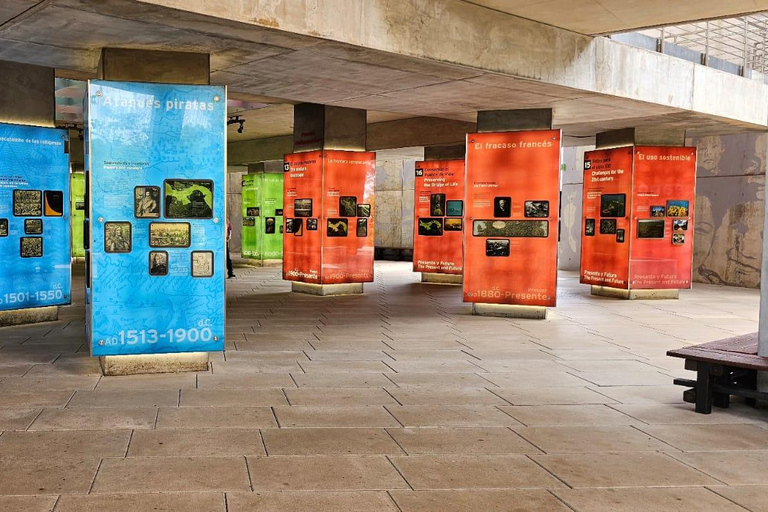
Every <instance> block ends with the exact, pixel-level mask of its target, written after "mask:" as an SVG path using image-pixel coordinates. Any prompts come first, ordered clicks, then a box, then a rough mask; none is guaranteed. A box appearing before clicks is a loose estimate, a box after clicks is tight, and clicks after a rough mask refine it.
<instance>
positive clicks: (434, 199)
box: [429, 194, 445, 217]
mask: <svg viewBox="0 0 768 512" xmlns="http://www.w3.org/2000/svg"><path fill="white" fill-rule="evenodd" d="M429 214H430V215H432V216H433V217H442V216H443V215H445V194H432V195H431V196H429Z"/></svg>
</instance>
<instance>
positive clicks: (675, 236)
mask: <svg viewBox="0 0 768 512" xmlns="http://www.w3.org/2000/svg"><path fill="white" fill-rule="evenodd" d="M684 243H685V235H684V234H683V233H672V245H683V244H684Z"/></svg>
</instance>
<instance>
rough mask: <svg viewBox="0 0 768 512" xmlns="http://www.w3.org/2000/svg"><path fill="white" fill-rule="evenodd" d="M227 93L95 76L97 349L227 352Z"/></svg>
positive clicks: (92, 158)
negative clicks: (96, 77) (113, 80)
mask: <svg viewBox="0 0 768 512" xmlns="http://www.w3.org/2000/svg"><path fill="white" fill-rule="evenodd" d="M226 105H227V102H226V89H225V88H224V87H211V86H197V85H169V84H149V83H127V82H108V81H91V82H89V85H88V95H87V107H88V112H87V121H86V122H87V147H88V150H87V151H88V167H87V169H86V171H87V173H86V175H87V178H86V179H87V183H88V195H89V198H88V200H89V204H90V209H89V210H88V211H87V215H88V219H89V220H88V225H89V234H88V236H89V237H90V243H89V253H88V254H89V263H90V265H89V272H87V274H89V275H87V276H86V278H87V279H89V282H88V283H87V285H88V288H89V290H88V291H89V294H88V296H89V299H90V304H89V309H88V314H87V322H88V329H87V330H88V334H89V339H90V342H91V353H92V354H93V355H94V356H106V355H125V354H162V353H175V352H206V351H217V350H223V349H224V322H225V305H226V293H225V276H226V274H225V273H226V262H225V256H226V253H225V250H226V249H225V244H226V236H225V233H226V225H227V223H226V216H225V215H226V209H225V202H226V160H225V159H226V154H225V151H226V139H225V136H226V134H225V127H226Z"/></svg>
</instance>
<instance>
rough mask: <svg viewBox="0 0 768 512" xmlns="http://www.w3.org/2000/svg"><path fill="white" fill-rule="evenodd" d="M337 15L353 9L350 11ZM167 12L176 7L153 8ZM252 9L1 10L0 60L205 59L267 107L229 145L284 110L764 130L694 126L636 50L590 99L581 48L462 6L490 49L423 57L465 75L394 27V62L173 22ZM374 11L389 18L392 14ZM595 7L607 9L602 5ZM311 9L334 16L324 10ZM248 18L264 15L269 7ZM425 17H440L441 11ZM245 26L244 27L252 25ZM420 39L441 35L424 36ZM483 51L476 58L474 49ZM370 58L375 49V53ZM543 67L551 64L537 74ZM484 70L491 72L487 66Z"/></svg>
mask: <svg viewBox="0 0 768 512" xmlns="http://www.w3.org/2000/svg"><path fill="white" fill-rule="evenodd" d="M296 1H299V0H296ZM313 1H314V0H313ZM334 1H338V2H341V1H349V2H352V3H351V4H350V5H356V4H355V1H357V0H354V1H353V0H334ZM397 1H399V2H400V3H397V6H396V7H397V10H396V11H395V12H396V13H397V14H399V15H402V16H404V18H403V20H405V21H403V23H406V22H409V20H411V19H412V17H408V12H406V11H407V9H408V8H409V7H410V6H413V4H412V3H410V2H409V1H406V0H397ZM485 1H487V2H489V3H490V1H491V0H485ZM174 2H175V3H178V4H179V5H180V6H181V7H178V8H170V7H168V6H166V5H152V4H165V3H168V4H173V3H174ZM248 2H250V3H253V2H256V0H232V1H231V2H229V3H224V4H219V3H217V2H213V3H211V2H188V3H187V2H182V1H181V0H143V1H142V2H138V1H135V0H44V1H37V0H2V2H1V4H0V5H1V6H2V7H0V60H11V61H18V62H25V63H30V64H38V65H43V66H50V67H55V68H57V69H58V70H59V75H60V76H71V77H79V78H87V77H89V76H93V74H94V73H95V70H96V67H97V64H98V59H99V54H100V49H101V48H103V47H123V48H141V49H153V50H173V51H193V52H203V53H210V54H211V69H212V75H211V80H212V82H213V83H215V84H222V85H227V86H229V91H230V97H231V98H236V99H238V100H241V101H243V102H249V103H251V104H263V105H261V106H259V108H245V107H243V108H242V115H243V116H245V118H246V124H245V131H244V133H243V134H237V132H236V126H230V129H229V133H230V135H231V137H232V139H231V140H248V139H252V138H264V137H272V136H276V135H282V134H286V133H291V130H292V114H291V110H292V109H291V105H292V104H295V103H298V102H314V103H324V104H330V105H339V106H344V107H353V108H361V109H366V110H368V111H369V113H370V115H369V122H383V121H390V120H395V119H405V118H412V117H432V118H444V119H451V120H457V121H465V122H473V121H474V120H475V119H476V113H477V111H478V110H492V109H516V108H553V109H554V112H555V113H554V122H555V124H556V126H558V127H561V128H563V130H564V132H565V135H566V136H570V137H589V136H593V135H594V134H595V133H597V132H599V131H605V130H610V129H617V128H625V127H632V126H641V125H661V126H663V125H666V126H668V127H684V128H689V129H692V133H695V134H708V133H729V132H734V131H743V130H745V129H760V128H762V127H764V125H765V122H766V120H764V119H762V117H761V119H760V120H759V122H754V121H752V122H745V121H743V120H742V119H747V117H742V118H741V119H740V118H738V117H734V118H730V117H728V115H720V113H719V112H714V111H711V110H710V111H709V113H703V112H707V109H699V110H698V111H697V110H693V109H692V108H690V107H689V106H687V105H690V104H691V103H690V102H689V100H688V99H686V97H684V94H685V95H689V96H691V97H693V96H695V94H693V92H695V91H693V92H692V91H689V90H688V89H686V87H689V84H693V75H694V72H693V65H692V64H690V63H685V62H683V61H679V62H680V64H677V62H678V61H677V59H672V58H671V57H668V56H663V55H661V56H659V55H657V54H653V53H650V52H644V51H640V50H637V51H638V52H641V53H640V54H638V55H637V56H635V57H634V58H636V59H637V62H638V63H639V64H642V65H644V66H645V65H647V66H650V67H649V68H648V69H647V70H645V69H643V68H641V67H640V68H637V69H634V68H635V67H636V66H634V65H633V64H627V67H628V68H629V69H630V70H631V71H632V72H634V73H635V74H632V72H630V71H627V72H626V75H622V76H621V78H622V80H623V81H622V82H617V85H616V86H615V87H614V86H613V85H611V87H613V88H609V89H606V90H609V93H608V94H606V93H601V92H596V91H595V85H594V83H595V82H599V80H600V77H598V78H595V76H596V74H598V72H600V71H601V69H602V68H599V69H598V68H596V66H599V65H601V63H600V60H599V58H596V57H595V54H596V51H597V50H596V48H595V46H593V45H592V39H591V38H589V37H586V36H581V35H575V34H571V33H567V32H564V31H559V30H558V29H553V28H549V27H546V26H543V25H539V24H534V23H532V22H528V21H525V20H522V21H521V20H519V19H517V18H513V17H511V16H508V15H504V14H499V13H496V12H494V11H490V10H489V9H485V8H483V7H478V6H476V5H470V4H468V3H466V2H462V1H453V3H452V4H451V5H452V7H453V8H455V9H456V11H455V12H454V13H452V14H453V15H454V16H455V18H454V19H451V20H450V22H451V23H463V24H465V25H466V24H468V23H470V22H471V19H470V18H467V17H463V18H462V15H463V14H464V13H465V11H466V12H468V13H470V14H472V15H477V17H478V18H479V19H478V20H477V21H476V22H475V25H474V26H473V27H472V28H473V30H475V31H476V32H480V31H481V30H482V27H485V26H487V25H488V24H490V23H493V24H495V25H494V30H493V33H494V34H495V36H494V38H493V39H491V40H489V41H486V40H482V41H479V42H478V41H475V40H472V39H471V38H470V37H469V36H468V35H465V34H463V33H461V32H456V31H449V33H447V34H446V37H448V39H446V41H445V44H444V45H440V44H437V46H434V48H433V46H430V47H429V48H427V49H426V50H429V51H434V52H439V51H443V50H445V49H446V48H444V46H447V45H449V44H450V45H452V46H451V48H450V49H451V51H452V52H454V54H455V55H456V56H457V57H460V58H461V59H464V61H462V62H477V64H476V66H475V67H473V66H469V65H467V64H461V63H459V59H458V58H457V59H455V62H446V61H444V59H442V58H441V57H440V55H439V54H437V55H436V56H435V57H431V58H427V57H425V56H417V55H415V51H414V49H412V48H411V47H409V46H407V45H408V44H413V45H420V44H423V43H424V41H428V42H429V45H435V44H436V43H439V41H434V40H433V38H427V39H424V40H422V39H420V36H417V35H414V34H413V33H412V32H411V31H410V27H408V26H399V25H398V24H397V23H396V24H394V25H391V27H398V30H401V31H404V32H405V33H407V34H408V35H407V37H408V38H410V39H406V40H400V39H397V38H398V37H401V35H400V34H392V33H389V32H387V30H394V28H390V29H387V30H385V31H383V32H381V33H379V32H377V33H376V35H377V37H378V36H380V35H381V34H382V33H383V34H387V37H388V38H389V39H388V40H385V41H383V42H384V43H387V44H389V45H393V44H395V43H398V42H400V44H401V45H402V48H401V49H400V50H399V51H396V52H395V51H392V50H390V51H383V50H380V49H376V48H373V47H363V46H360V45H359V44H350V43H347V42H342V41H338V40H331V39H330V38H328V37H320V34H319V33H318V32H314V34H316V35H307V34H305V33H298V32H292V31H289V30H287V29H286V30H283V29H281V30H276V29H275V28H273V26H274V25H275V23H277V22H272V21H269V20H267V21H259V23H262V25H264V26H260V25H258V24H256V25H254V24H251V23H247V22H243V21H237V20H236V18H238V17H243V16H242V15H237V14H236V13H234V12H233V13H230V12H227V11H221V12H219V14H218V15H217V16H216V17H213V16H209V15H204V14H199V13H195V12H188V11H186V10H182V7H184V8H186V7H187V5H189V7H190V8H199V9H209V8H210V9H212V8H213V4H214V3H215V4H216V5H219V6H220V7H222V8H233V7H232V6H237V7H238V8H240V9H244V5H245V4H246V3H248ZM331 3H332V2H331ZM372 3H373V4H376V6H377V7H381V6H385V4H387V5H386V7H387V8H394V7H392V5H393V4H394V2H393V0H390V1H389V2H380V3H377V2H372ZM520 3H523V2H518V4H520ZM524 3H527V4H531V3H534V2H524ZM601 3H603V4H606V5H608V4H610V3H611V2H606V1H605V0H601ZM618 3H620V2H618ZM705 3H706V2H705ZM737 3H738V2H737ZM309 4H313V2H308V3H307V5H309ZM321 4H322V5H324V6H325V8H327V9H330V8H331V7H330V4H326V3H325V2H321ZM379 4H380V5H379ZM253 5H255V6H257V7H258V8H262V7H264V5H267V4H264V3H259V2H256V3H255V4H253ZM269 5H271V3H270V4H269ZM429 5H430V6H431V7H430V8H436V5H437V4H434V5H433V4H429ZM369 7H370V5H369ZM255 8H256V7H254V9H255ZM283 8H285V6H283ZM305 8H306V6H305ZM238 12H240V11H238ZM243 12H244V11H243ZM292 12H293V11H292ZM302 12H303V11H302ZM334 12H335V11H334ZM294 14H295V13H294ZM249 16H250V17H249ZM249 16H245V18H248V19H252V18H253V16H252V15H249ZM259 20H261V18H259ZM426 20H427V18H425V22H426ZM515 20H517V21H515ZM347 21H348V22H350V23H352V21H350V20H346V18H345V19H343V20H336V19H329V20H326V22H328V23H342V22H344V23H346V22H347ZM358 21H359V20H358ZM389 21H391V20H389ZM395 21H397V22H398V23H399V22H400V20H395ZM395 21H391V22H392V23H395ZM446 23H447V22H446ZM509 23H512V25H511V28H510V31H505V30H502V29H505V28H508V24H509ZM335 26H336V25H334V26H333V27H332V28H334V27H335ZM516 27H523V28H525V29H526V30H528V31H529V32H527V33H526V35H527V36H528V37H529V39H526V38H521V37H517V36H515V33H516V32H515V30H514V29H515V28H516ZM539 27H542V28H541V33H538V32H535V31H536V30H539ZM327 30H328V31H329V32H333V30H332V29H327ZM360 30H362V29H360ZM425 32H426V33H430V34H437V33H434V32H432V31H431V30H425ZM569 34H570V35H569ZM435 37H437V36H435ZM550 37H558V38H560V39H558V40H557V41H554V42H553V43H552V44H551V48H544V49H542V48H541V45H540V44H539V42H541V41H547V40H549V39H548V38H550ZM481 43H482V44H485V45H486V47H483V46H478V45H480V44H481ZM555 43H556V44H555ZM473 44H476V47H475V46H472V45H473ZM488 44H493V45H498V46H499V48H501V49H502V51H503V52H504V53H502V54H500V55H496V54H495V53H494V52H490V51H487V50H488V47H487V45H488ZM514 44H518V45H522V46H523V48H524V49H525V52H522V51H521V49H520V48H518V47H517V46H511V45H514ZM605 44H607V45H613V46H611V48H614V47H615V48H619V47H621V46H622V45H619V44H618V43H612V42H610V41H607V42H605ZM377 45H378V46H384V45H383V43H382V44H380V43H377ZM462 45H463V46H462ZM465 47H467V48H465ZM426 50H424V51H425V52H426ZM611 51H618V50H611ZM621 51H623V50H621ZM632 51H635V50H634V49H632ZM462 52H464V53H462ZM478 52H479V53H478ZM537 52H540V53H537ZM489 55H491V57H489ZM545 57H546V58H547V59H548V60H542V59H543V58H545ZM488 58H493V59H495V60H494V61H488V60H483V59H488ZM617 58H618V56H617ZM622 58H623V57H622ZM595 62H597V64H595ZM627 62H630V61H627ZM658 63H661V64H658ZM505 66H506V67H505ZM534 66H535V67H534ZM653 66H655V67H653ZM515 69H520V70H524V71H525V70H528V72H529V74H530V76H527V75H524V74H523V73H519V74H518V75H517V76H513V74H512V72H514V71H515ZM510 70H511V71H510ZM596 70H597V71H596ZM616 72H619V70H616ZM651 73H657V74H658V76H659V77H660V78H661V80H662V81H650V82H649V80H648V77H644V79H645V81H644V82H643V81H642V80H640V78H638V79H637V82H633V80H635V78H636V76H635V75H645V74H651ZM521 74H522V75H523V76H520V75H521ZM605 76H609V75H605ZM723 80H725V81H724V82H722V83H724V84H726V85H729V84H731V81H738V82H733V83H734V84H736V85H738V84H744V83H746V82H749V81H748V80H745V79H741V78H738V77H726V78H725V79H723ZM681 81H682V82H681ZM701 81H702V80H698V81H697V83H700V82H701ZM649 83H650V84H651V85H648V84H649ZM681 83H682V85H680V84H681ZM718 83H719V82H718ZM582 84H583V86H582ZM598 87H604V86H603V85H598ZM690 87H691V88H692V85H691V86H690ZM739 87H741V88H742V89H743V90H746V89H744V88H747V87H752V86H751V85H749V86H748V85H740V86H739ZM739 87H736V88H734V87H721V89H722V90H716V91H713V92H714V94H719V95H722V94H725V93H729V94H737V93H738V94H742V93H741V91H742V89H740V88H739ZM665 88H666V89H665ZM750 90H751V89H750ZM667 91H671V92H667ZM682 91H685V93H683V92H682ZM757 92H762V89H760V90H759V91H757ZM750 94H752V93H750ZM676 95H677V96H676ZM678 96H679V97H678ZM750 97H751V96H750ZM680 98H683V99H682V100H681V99H680ZM752 101H753V100H750V102H752ZM687 102H688V103H687ZM721 103H723V102H721ZM726 103H727V101H726ZM264 105H268V106H264ZM754 105H755V103H752V107H750V108H751V110H753V111H756V112H759V113H760V114H761V115H762V110H759V109H757V110H756V107H755V106H754ZM760 108H762V106H761V107H760ZM702 110H703V112H702ZM723 111H724V112H725V109H723ZM713 112H714V113H713ZM726 114H728V112H726ZM765 117H766V118H768V115H767V116H765ZM414 145H419V144H418V143H416V144H414Z"/></svg>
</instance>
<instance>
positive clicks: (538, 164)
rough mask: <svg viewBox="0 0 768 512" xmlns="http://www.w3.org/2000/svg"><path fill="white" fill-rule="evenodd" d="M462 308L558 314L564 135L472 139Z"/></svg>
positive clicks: (478, 135)
mask: <svg viewBox="0 0 768 512" xmlns="http://www.w3.org/2000/svg"><path fill="white" fill-rule="evenodd" d="M465 197H466V199H465V205H466V209H467V212H466V224H467V225H466V227H465V229H464V258H465V261H466V262H468V264H467V265H466V266H465V268H464V302H472V303H475V304H506V305H516V306H555V304H556V295H557V293H556V291H557V230H558V212H559V208H560V206H559V202H560V131H559V130H535V131H516V132H502V133H474V134H469V135H467V156H466V194H465Z"/></svg>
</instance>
